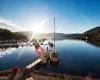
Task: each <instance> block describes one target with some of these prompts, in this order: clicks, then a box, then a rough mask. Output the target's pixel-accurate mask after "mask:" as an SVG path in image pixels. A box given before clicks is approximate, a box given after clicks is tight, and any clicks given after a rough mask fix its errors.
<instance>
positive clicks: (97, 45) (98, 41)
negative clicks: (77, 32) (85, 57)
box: [86, 40, 100, 47]
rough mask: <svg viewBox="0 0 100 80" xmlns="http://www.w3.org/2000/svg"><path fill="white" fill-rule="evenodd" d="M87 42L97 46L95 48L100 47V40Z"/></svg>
mask: <svg viewBox="0 0 100 80" xmlns="http://www.w3.org/2000/svg"><path fill="white" fill-rule="evenodd" d="M86 42H87V43H89V44H91V45H93V46H95V47H100V40H89V41H86Z"/></svg>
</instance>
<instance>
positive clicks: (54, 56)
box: [50, 18, 59, 62]
mask: <svg viewBox="0 0 100 80" xmlns="http://www.w3.org/2000/svg"><path fill="white" fill-rule="evenodd" d="M50 61H52V62H57V61H59V56H58V53H57V52H56V50H55V18H54V50H53V51H52V52H51V53H50Z"/></svg>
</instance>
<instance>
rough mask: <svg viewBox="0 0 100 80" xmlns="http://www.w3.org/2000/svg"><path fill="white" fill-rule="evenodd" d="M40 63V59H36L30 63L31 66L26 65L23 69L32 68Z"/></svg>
mask: <svg viewBox="0 0 100 80" xmlns="http://www.w3.org/2000/svg"><path fill="white" fill-rule="evenodd" d="M41 61H42V59H41V58H39V59H37V60H36V61H34V62H32V63H31V64H29V65H27V66H26V67H25V68H32V67H33V66H35V65H36V64H38V63H40V62H41Z"/></svg>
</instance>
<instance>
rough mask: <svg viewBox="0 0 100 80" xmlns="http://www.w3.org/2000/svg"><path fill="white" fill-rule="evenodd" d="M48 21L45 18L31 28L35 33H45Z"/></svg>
mask: <svg viewBox="0 0 100 80" xmlns="http://www.w3.org/2000/svg"><path fill="white" fill-rule="evenodd" d="M46 22H47V19H43V20H42V21H41V22H39V23H38V24H37V25H32V28H31V30H32V31H33V33H45V32H46V30H47V28H46Z"/></svg>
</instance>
